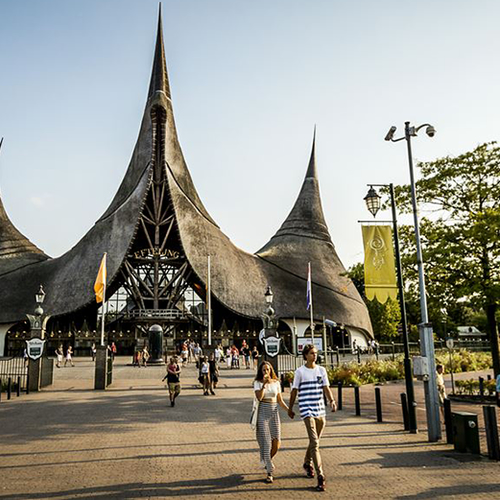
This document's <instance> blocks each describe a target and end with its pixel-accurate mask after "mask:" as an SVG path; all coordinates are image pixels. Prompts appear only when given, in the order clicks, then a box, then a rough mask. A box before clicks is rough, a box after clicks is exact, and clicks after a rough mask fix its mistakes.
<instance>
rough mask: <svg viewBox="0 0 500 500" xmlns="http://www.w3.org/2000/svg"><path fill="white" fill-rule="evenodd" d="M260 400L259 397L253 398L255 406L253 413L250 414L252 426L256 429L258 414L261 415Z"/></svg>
mask: <svg viewBox="0 0 500 500" xmlns="http://www.w3.org/2000/svg"><path fill="white" fill-rule="evenodd" d="M259 404H260V403H259V400H258V399H257V398H253V408H252V414H251V415H250V427H251V428H252V430H253V431H254V430H255V429H257V416H258V415H259Z"/></svg>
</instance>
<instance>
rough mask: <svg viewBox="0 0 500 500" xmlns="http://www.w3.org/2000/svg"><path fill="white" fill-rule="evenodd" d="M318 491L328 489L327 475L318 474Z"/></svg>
mask: <svg viewBox="0 0 500 500" xmlns="http://www.w3.org/2000/svg"><path fill="white" fill-rule="evenodd" d="M316 491H326V480H325V476H318V486H316Z"/></svg>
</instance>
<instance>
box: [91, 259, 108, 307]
mask: <svg viewBox="0 0 500 500" xmlns="http://www.w3.org/2000/svg"><path fill="white" fill-rule="evenodd" d="M106 255H107V253H105V254H104V255H103V257H102V260H101V265H100V266H99V272H98V273H97V278H96V280H95V283H94V292H95V300H96V301H97V302H102V301H103V300H104V294H105V292H106V279H107V277H108V273H107V271H106Z"/></svg>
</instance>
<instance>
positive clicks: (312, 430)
mask: <svg viewBox="0 0 500 500" xmlns="http://www.w3.org/2000/svg"><path fill="white" fill-rule="evenodd" d="M302 356H303V357H304V359H305V360H306V364H305V365H303V366H301V367H300V368H298V369H297V370H296V371H295V377H294V379H293V385H292V392H291V394H290V403H289V405H288V407H289V410H288V416H289V417H290V418H293V417H294V412H293V405H294V404H295V399H296V397H297V393H298V394H299V409H300V418H302V420H303V421H304V424H305V426H306V430H307V435H308V437H309V446H308V448H307V451H306V457H305V460H304V466H303V467H304V470H305V471H306V475H307V477H310V478H312V477H314V469H316V474H317V475H318V486H317V487H316V490H317V491H325V490H326V481H325V475H324V473H323V467H322V464H321V455H320V453H319V440H320V438H321V434H322V432H323V429H324V428H325V424H326V413H325V402H324V397H326V399H327V400H328V403H329V405H330V408H331V410H332V411H336V410H337V405H336V403H335V400H334V399H333V396H332V393H331V391H330V387H329V385H330V384H329V383H328V376H327V374H326V370H325V369H324V368H323V367H322V366H318V365H317V364H316V360H317V358H318V351H317V349H316V348H315V347H314V346H313V345H312V344H307V345H306V346H304V349H303V350H302ZM313 464H314V469H313Z"/></svg>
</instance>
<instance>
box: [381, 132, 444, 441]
mask: <svg viewBox="0 0 500 500" xmlns="http://www.w3.org/2000/svg"><path fill="white" fill-rule="evenodd" d="M424 127H425V133H426V134H427V135H428V136H429V137H434V135H435V134H436V130H435V128H434V127H433V126H432V125H430V124H428V123H424V124H423V125H420V126H419V127H414V126H411V125H410V122H405V134H404V136H402V137H399V138H398V139H394V134H395V132H396V130H397V128H396V127H394V126H392V127H391V128H390V129H389V132H388V133H387V135H386V136H385V140H386V141H391V142H399V141H402V140H405V141H406V147H407V151H408V166H409V169H410V188H411V202H412V208H413V223H414V226H415V242H416V247H417V265H418V282H419V289H420V324H419V325H418V329H419V334H420V351H421V354H422V357H423V358H424V359H426V361H427V367H428V373H427V374H425V376H424V393H425V406H426V410H427V434H428V438H429V441H430V442H435V441H439V440H440V439H441V421H440V418H439V398H438V391H437V385H436V361H435V357H434V338H433V332H432V325H431V324H430V323H429V315H428V312H427V297H426V292H425V274H424V262H423V258H422V245H421V240H420V228H419V222H418V208H417V195H416V189H415V176H414V173H413V157H412V150H411V138H412V137H416V136H417V133H418V131H419V130H421V129H422V128H424Z"/></svg>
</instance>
